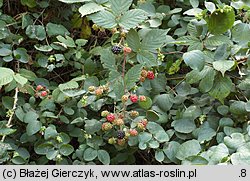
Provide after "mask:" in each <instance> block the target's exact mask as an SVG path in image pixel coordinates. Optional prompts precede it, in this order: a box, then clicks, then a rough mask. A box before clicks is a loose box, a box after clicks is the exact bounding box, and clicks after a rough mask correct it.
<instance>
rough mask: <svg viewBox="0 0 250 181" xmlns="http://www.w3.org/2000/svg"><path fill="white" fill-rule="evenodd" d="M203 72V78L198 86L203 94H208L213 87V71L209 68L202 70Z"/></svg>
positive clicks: (214, 73)
mask: <svg viewBox="0 0 250 181" xmlns="http://www.w3.org/2000/svg"><path fill="white" fill-rule="evenodd" d="M204 70H205V71H206V72H205V73H204V74H205V76H204V78H203V79H202V80H201V81H200V84H199V88H200V90H201V92H203V93H205V92H208V91H210V90H211V89H212V87H213V85H214V78H215V75H216V72H215V70H214V69H213V68H211V67H207V68H204Z"/></svg>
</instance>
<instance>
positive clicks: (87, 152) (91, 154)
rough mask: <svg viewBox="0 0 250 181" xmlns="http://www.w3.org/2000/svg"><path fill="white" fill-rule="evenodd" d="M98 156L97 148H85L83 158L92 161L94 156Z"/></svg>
mask: <svg viewBox="0 0 250 181" xmlns="http://www.w3.org/2000/svg"><path fill="white" fill-rule="evenodd" d="M97 156H98V153H97V150H95V149H93V148H87V149H86V150H85V151H84V155H83V158H84V160H86V161H92V160H94V159H95V158H96V157H97Z"/></svg>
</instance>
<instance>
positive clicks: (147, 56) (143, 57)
mask: <svg viewBox="0 0 250 181" xmlns="http://www.w3.org/2000/svg"><path fill="white" fill-rule="evenodd" d="M136 58H137V61H138V62H139V63H140V64H142V65H144V66H146V67H152V66H157V65H158V62H157V60H156V57H155V56H154V54H153V53H151V52H149V51H146V50H142V51H140V52H138V53H137V57H136Z"/></svg>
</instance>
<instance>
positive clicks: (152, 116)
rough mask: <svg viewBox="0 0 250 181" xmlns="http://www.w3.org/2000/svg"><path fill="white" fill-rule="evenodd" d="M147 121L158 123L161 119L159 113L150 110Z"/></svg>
mask: <svg viewBox="0 0 250 181" xmlns="http://www.w3.org/2000/svg"><path fill="white" fill-rule="evenodd" d="M147 119H148V120H149V121H157V120H159V119H160V117H159V115H158V114H157V112H155V111H153V110H149V111H147Z"/></svg>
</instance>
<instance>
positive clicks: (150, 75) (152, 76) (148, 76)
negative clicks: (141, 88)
mask: <svg viewBox="0 0 250 181" xmlns="http://www.w3.org/2000/svg"><path fill="white" fill-rule="evenodd" d="M147 78H148V79H150V80H153V79H154V78H155V74H154V72H153V71H148V74H147Z"/></svg>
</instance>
